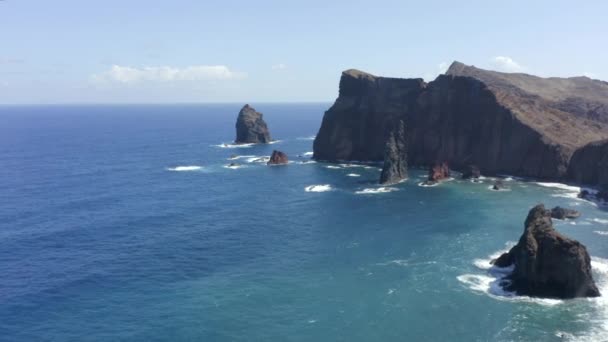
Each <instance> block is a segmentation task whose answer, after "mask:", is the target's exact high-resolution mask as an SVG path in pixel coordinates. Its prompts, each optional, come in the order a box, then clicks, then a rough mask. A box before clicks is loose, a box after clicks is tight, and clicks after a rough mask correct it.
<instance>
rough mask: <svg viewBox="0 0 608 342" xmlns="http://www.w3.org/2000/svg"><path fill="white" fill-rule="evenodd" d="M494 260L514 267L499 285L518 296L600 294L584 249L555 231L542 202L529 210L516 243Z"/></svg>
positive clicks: (549, 214) (570, 296)
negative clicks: (522, 230) (523, 227)
mask: <svg viewBox="0 0 608 342" xmlns="http://www.w3.org/2000/svg"><path fill="white" fill-rule="evenodd" d="M493 263H494V265H496V266H498V267H507V266H511V265H513V266H514V269H513V273H511V274H510V275H509V276H508V277H507V278H506V279H505V281H504V282H503V283H502V284H501V286H503V287H504V288H505V289H506V290H507V291H515V292H516V293H517V294H519V295H527V296H532V297H543V298H562V299H566V298H575V297H598V296H600V292H599V290H598V288H597V286H596V285H595V282H594V281H593V276H592V274H591V258H590V257H589V253H587V248H585V246H584V245H582V244H581V243H580V242H578V241H576V240H573V239H570V238H568V237H566V236H564V235H562V234H560V233H559V232H557V231H556V230H555V229H554V228H553V222H552V221H551V212H550V211H549V210H547V209H545V206H544V205H542V204H539V205H537V206H536V207H534V208H532V210H530V212H529V214H528V217H527V218H526V223H525V230H524V233H523V235H522V236H521V238H520V239H519V242H518V243H517V245H515V247H513V248H512V249H511V250H510V251H509V252H508V253H504V254H503V255H501V256H500V257H499V258H498V259H496V260H494V261H493Z"/></svg>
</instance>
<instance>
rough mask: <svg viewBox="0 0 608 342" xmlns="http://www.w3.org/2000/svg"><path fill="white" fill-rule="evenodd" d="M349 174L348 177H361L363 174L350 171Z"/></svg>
mask: <svg viewBox="0 0 608 342" xmlns="http://www.w3.org/2000/svg"><path fill="white" fill-rule="evenodd" d="M347 176H348V177H361V175H360V174H358V173H349V174H347Z"/></svg>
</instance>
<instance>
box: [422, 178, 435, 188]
mask: <svg viewBox="0 0 608 342" xmlns="http://www.w3.org/2000/svg"><path fill="white" fill-rule="evenodd" d="M425 178H426V177H425ZM437 185H439V182H434V183H427V182H420V183H418V186H421V187H423V188H430V187H433V186H437Z"/></svg>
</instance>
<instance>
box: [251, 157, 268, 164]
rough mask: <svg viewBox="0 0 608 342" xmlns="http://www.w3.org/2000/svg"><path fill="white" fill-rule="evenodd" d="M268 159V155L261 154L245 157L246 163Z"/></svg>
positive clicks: (262, 161)
mask: <svg viewBox="0 0 608 342" xmlns="http://www.w3.org/2000/svg"><path fill="white" fill-rule="evenodd" d="M269 160H270V157H267V156H262V157H258V156H252V157H249V158H247V159H245V161H246V162H248V163H267V162H268V161H269Z"/></svg>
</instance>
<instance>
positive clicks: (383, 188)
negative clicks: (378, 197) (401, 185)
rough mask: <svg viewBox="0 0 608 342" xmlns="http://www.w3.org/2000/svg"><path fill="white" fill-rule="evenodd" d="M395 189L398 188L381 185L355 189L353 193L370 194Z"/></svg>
mask: <svg viewBox="0 0 608 342" xmlns="http://www.w3.org/2000/svg"><path fill="white" fill-rule="evenodd" d="M397 190H399V189H397V188H391V187H384V186H383V187H379V188H367V189H363V190H359V191H355V193H356V194H359V195H370V194H383V193H386V192H392V191H397Z"/></svg>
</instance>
